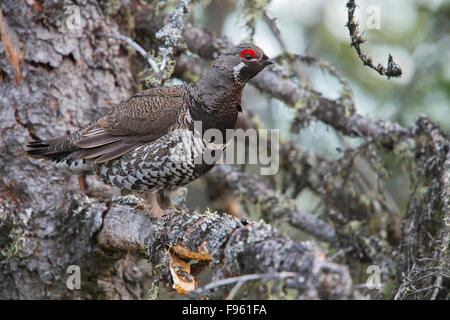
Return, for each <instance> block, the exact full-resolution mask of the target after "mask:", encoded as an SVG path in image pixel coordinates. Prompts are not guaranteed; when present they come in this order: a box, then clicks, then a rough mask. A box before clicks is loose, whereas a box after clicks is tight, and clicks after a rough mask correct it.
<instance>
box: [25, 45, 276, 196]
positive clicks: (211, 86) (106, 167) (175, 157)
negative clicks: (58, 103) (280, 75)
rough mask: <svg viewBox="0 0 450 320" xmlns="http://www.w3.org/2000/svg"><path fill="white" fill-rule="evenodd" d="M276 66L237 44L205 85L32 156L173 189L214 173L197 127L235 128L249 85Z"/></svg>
mask: <svg viewBox="0 0 450 320" xmlns="http://www.w3.org/2000/svg"><path fill="white" fill-rule="evenodd" d="M271 63H272V61H271V60H270V59H269V58H268V57H267V56H266V55H265V54H264V52H263V51H262V50H261V49H260V48H259V47H257V46H255V45H252V44H240V45H238V46H235V47H233V48H232V49H230V50H229V51H227V52H225V53H224V54H222V55H221V56H219V57H218V58H217V60H216V61H215V62H214V64H213V65H212V67H211V68H210V69H209V70H208V72H207V73H206V74H205V75H204V76H203V77H202V79H201V80H200V81H198V82H196V83H190V84H183V85H178V86H163V87H159V88H155V89H149V90H146V91H143V92H140V93H138V94H136V95H135V96H133V97H131V98H130V99H128V100H127V101H124V102H122V103H121V104H120V105H118V106H117V107H115V108H113V109H112V110H111V111H110V112H108V113H107V114H106V115H105V116H103V117H101V118H99V119H97V120H95V121H93V122H92V123H90V124H89V125H88V126H86V127H85V128H82V129H80V130H79V131H77V132H75V133H73V134H71V135H68V136H65V137H61V138H58V139H52V140H47V141H33V142H30V143H29V145H28V148H29V149H28V150H27V153H28V154H29V155H30V156H33V157H40V158H47V159H50V160H53V161H54V162H56V164H57V166H59V167H61V168H63V169H65V170H67V171H70V172H72V173H76V174H80V173H82V174H84V173H96V174H98V175H99V176H100V177H102V178H103V180H105V181H106V182H108V183H110V184H112V185H115V186H117V187H118V188H119V189H121V190H128V191H132V192H135V193H144V192H156V191H164V190H173V189H175V188H176V187H178V186H182V185H184V184H186V183H189V182H190V181H192V180H195V179H196V178H198V177H199V176H200V175H202V174H204V173H205V172H207V171H208V170H209V169H210V168H211V167H212V165H208V164H198V163H197V164H196V163H194V160H193V159H194V157H195V156H199V155H201V154H202V152H204V148H205V144H204V142H203V141H202V139H201V137H198V136H197V135H196V134H195V133H194V131H193V126H194V121H202V129H203V131H205V130H207V129H210V128H216V129H219V130H221V131H222V132H223V133H225V130H226V129H233V128H234V126H235V123H236V119H237V114H238V112H239V111H240V110H241V96H242V90H243V88H244V86H245V84H246V82H247V81H248V80H250V79H251V78H252V77H254V76H255V75H256V74H258V73H259V72H260V71H261V70H263V69H264V67H265V66H266V65H268V64H271Z"/></svg>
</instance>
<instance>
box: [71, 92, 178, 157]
mask: <svg viewBox="0 0 450 320" xmlns="http://www.w3.org/2000/svg"><path fill="white" fill-rule="evenodd" d="M182 110H183V93H182V92H181V90H180V89H179V88H177V87H160V88H155V89H150V90H146V91H143V92H141V93H139V94H137V95H135V96H133V97H131V98H130V99H128V100H127V101H125V102H122V103H121V104H120V105H119V106H117V107H116V108H114V109H113V110H111V111H110V112H109V113H108V114H106V115H105V116H103V117H102V118H100V119H99V120H98V121H96V122H95V123H93V124H91V125H90V126H88V127H87V128H85V129H84V130H81V132H80V138H79V139H78V140H77V141H76V142H75V143H74V145H75V146H76V147H78V148H80V149H82V156H81V157H82V158H84V159H94V158H95V162H96V163H102V162H106V161H109V160H112V159H115V158H118V157H120V156H122V155H124V154H126V153H128V152H130V151H132V150H134V149H135V148H136V147H138V146H139V145H142V144H144V143H145V142H149V141H153V140H156V139H158V138H159V137H161V136H163V135H165V134H166V133H168V132H169V129H170V128H171V127H172V126H173V125H175V124H177V120H178V118H179V115H180V113H181V112H182Z"/></svg>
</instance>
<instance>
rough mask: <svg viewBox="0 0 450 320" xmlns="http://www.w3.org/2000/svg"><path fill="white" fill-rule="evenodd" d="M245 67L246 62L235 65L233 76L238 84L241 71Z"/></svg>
mask: <svg viewBox="0 0 450 320" xmlns="http://www.w3.org/2000/svg"><path fill="white" fill-rule="evenodd" d="M243 67H245V63H244V62H242V61H241V62H239V64H237V65H235V66H234V68H233V76H234V80H236V81H237V82H239V78H238V77H239V73H241V69H242V68H243Z"/></svg>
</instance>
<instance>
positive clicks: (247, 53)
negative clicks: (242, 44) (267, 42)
mask: <svg viewBox="0 0 450 320" xmlns="http://www.w3.org/2000/svg"><path fill="white" fill-rule="evenodd" d="M255 57H256V52H255V50H253V49H249V48H247V49H244V50H242V51H241V58H245V59H247V60H250V59H252V58H255Z"/></svg>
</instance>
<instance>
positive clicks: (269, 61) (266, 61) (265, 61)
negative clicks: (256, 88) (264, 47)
mask: <svg viewBox="0 0 450 320" xmlns="http://www.w3.org/2000/svg"><path fill="white" fill-rule="evenodd" d="M262 62H263V63H264V65H265V66H268V65H269V64H273V60H272V59H270V58H267V59H265V60H263V61H262Z"/></svg>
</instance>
